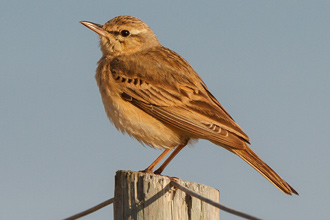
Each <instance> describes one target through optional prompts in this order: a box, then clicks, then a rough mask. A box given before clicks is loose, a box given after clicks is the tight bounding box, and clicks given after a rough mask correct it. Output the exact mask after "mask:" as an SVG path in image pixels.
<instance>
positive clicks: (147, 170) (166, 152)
mask: <svg viewBox="0 0 330 220" xmlns="http://www.w3.org/2000/svg"><path fill="white" fill-rule="evenodd" d="M171 150H172V148H166V149H165V150H164V152H163V153H162V154H161V155H160V156H159V157H157V159H156V160H155V161H154V162H152V164H150V166H148V168H147V169H145V170H143V171H141V172H144V173H152V171H153V170H154V169H155V167H156V166H157V164H159V162H160V161H161V160H162V159H163V158H164V157H165V156H166V155H167V154H168V153H169V152H170V151H171ZM164 168H165V167H164Z"/></svg>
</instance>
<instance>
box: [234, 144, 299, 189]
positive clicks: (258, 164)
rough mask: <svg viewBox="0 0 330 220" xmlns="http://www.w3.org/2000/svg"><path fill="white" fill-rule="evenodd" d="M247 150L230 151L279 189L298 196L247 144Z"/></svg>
mask: <svg viewBox="0 0 330 220" xmlns="http://www.w3.org/2000/svg"><path fill="white" fill-rule="evenodd" d="M245 145H246V147H245V149H233V148H231V149H230V150H229V151H231V152H233V153H234V154H236V155H238V156H239V157H240V158H242V159H243V160H244V161H245V162H247V163H248V164H250V165H251V166H252V167H253V168H254V169H256V170H257V171H258V172H259V173H260V174H262V175H263V176H264V177H266V179H268V180H269V181H270V182H271V183H272V184H274V185H275V186H276V187H277V188H279V189H280V190H281V191H283V192H284V193H286V194H289V195H291V194H292V193H294V194H297V195H298V193H297V191H296V190H295V189H294V188H292V187H291V186H290V185H289V184H288V183H287V182H285V181H284V180H283V179H282V178H281V177H280V176H279V175H278V174H277V173H275V171H274V170H273V169H272V168H270V167H269V166H268V165H267V164H266V163H265V162H263V161H262V160H261V159H260V157H258V155H256V154H255V153H254V152H253V151H252V149H251V148H250V147H249V146H248V145H247V144H245Z"/></svg>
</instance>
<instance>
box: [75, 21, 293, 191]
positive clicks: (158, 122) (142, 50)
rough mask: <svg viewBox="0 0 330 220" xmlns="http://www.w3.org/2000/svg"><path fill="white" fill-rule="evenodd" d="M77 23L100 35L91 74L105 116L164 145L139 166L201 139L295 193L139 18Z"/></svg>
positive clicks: (151, 142) (146, 139)
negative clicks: (153, 157) (256, 152)
mask: <svg viewBox="0 0 330 220" xmlns="http://www.w3.org/2000/svg"><path fill="white" fill-rule="evenodd" d="M80 23H81V24H83V25H84V26H86V27H87V28H89V29H91V30H92V31H94V32H96V33H97V34H98V36H99V38H100V49H101V51H102V57H101V59H100V60H99V61H98V67H97V69H96V75H95V79H96V81H97V85H98V87H99V91H100V93H101V98H102V102H103V105H104V109H105V111H106V114H107V116H108V118H109V119H110V121H111V122H112V123H113V124H114V126H115V127H116V128H117V129H118V130H120V131H121V132H122V133H127V134H128V135H129V136H131V137H134V138H135V139H137V140H138V141H139V142H141V143H142V144H143V145H147V146H150V147H153V148H160V149H164V151H163V152H162V153H161V155H160V156H159V157H158V158H157V159H156V160H155V161H154V162H153V163H151V165H150V166H148V167H147V168H146V169H145V170H143V172H145V173H154V174H161V173H162V171H163V170H164V169H165V167H166V166H167V165H168V164H169V163H170V162H171V160H172V159H173V158H174V157H175V156H176V155H177V154H178V153H179V152H180V151H181V150H182V149H183V148H184V147H185V146H186V145H187V144H188V143H190V142H191V141H194V140H198V139H205V140H208V141H210V142H212V143H214V144H216V145H219V146H221V147H223V148H225V149H226V150H228V151H230V152H231V153H234V154H235V155H237V156H239V157H240V158H241V159H243V160H244V161H245V162H246V163H248V164H249V165H251V166H252V167H253V168H254V169H255V170H257V171H258V172H259V173H260V174H262V175H263V176H264V177H265V178H266V179H268V180H269V181H270V182H271V183H272V184H274V185H275V186H276V187H277V188H279V189H280V190H281V191H282V192H284V193H286V194H289V195H292V194H297V195H298V192H297V191H296V190H295V189H294V188H292V187H291V186H290V185H289V184H288V183H287V182H286V181H284V180H283V179H282V178H281V177H280V176H279V175H278V174H277V173H276V172H275V171H274V170H273V169H272V168H270V167H269V166H268V165H267V164H266V163H265V162H264V161H262V160H261V158H260V157H259V156H257V154H255V153H254V152H253V151H252V149H251V148H250V147H249V144H250V139H249V137H248V136H247V135H246V134H245V133H244V132H243V130H242V128H241V127H240V126H239V125H238V124H237V123H236V122H235V121H234V119H233V118H232V117H231V116H230V115H229V113H228V112H227V111H226V110H225V109H224V107H223V106H222V105H221V104H220V103H219V101H218V100H217V99H216V98H215V97H214V96H213V95H212V94H211V92H210V90H209V89H208V88H207V86H206V84H205V83H204V82H203V80H202V79H201V77H200V76H199V75H198V74H197V73H196V72H195V70H194V69H193V68H192V67H191V65H190V64H189V63H188V62H187V61H186V60H185V59H184V58H182V57H181V56H180V55H179V54H177V53H176V52H174V51H172V50H170V49H168V48H166V47H164V46H162V45H161V43H160V42H159V40H158V38H157V37H156V35H155V34H154V33H153V32H152V30H151V28H150V27H149V26H148V25H147V24H146V23H145V22H143V21H142V20H140V19H138V18H136V17H134V16H129V15H120V16H117V17H114V18H113V19H111V20H109V21H108V22H106V23H105V24H103V25H100V24H96V23H93V22H89V21H81V22H80ZM172 150H173V152H172V153H171V154H170V155H169V156H168V158H167V159H166V160H165V161H164V162H163V164H162V165H161V166H160V167H159V168H158V169H157V170H155V171H153V170H154V169H155V167H156V166H157V165H158V164H159V163H160V162H161V161H162V160H163V159H164V158H165V157H166V155H167V154H169V153H170V152H171V151H172Z"/></svg>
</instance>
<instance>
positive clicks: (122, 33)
mask: <svg viewBox="0 0 330 220" xmlns="http://www.w3.org/2000/svg"><path fill="white" fill-rule="evenodd" d="M120 34H121V36H123V37H127V36H128V35H129V34H130V33H129V31H128V30H122V31H121V32H120Z"/></svg>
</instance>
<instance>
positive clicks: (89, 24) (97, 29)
mask: <svg viewBox="0 0 330 220" xmlns="http://www.w3.org/2000/svg"><path fill="white" fill-rule="evenodd" d="M80 23H81V24H83V25H85V26H86V27H88V28H89V29H91V30H92V31H95V32H96V33H97V34H98V35H101V36H103V37H106V35H107V33H108V32H107V31H105V30H104V29H103V28H102V25H100V24H95V23H92V22H89V21H81V22H80Z"/></svg>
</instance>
